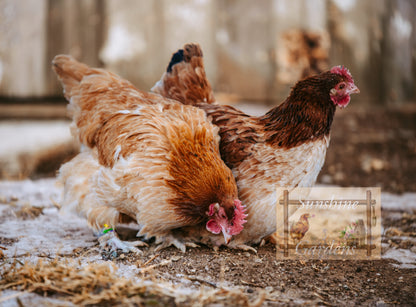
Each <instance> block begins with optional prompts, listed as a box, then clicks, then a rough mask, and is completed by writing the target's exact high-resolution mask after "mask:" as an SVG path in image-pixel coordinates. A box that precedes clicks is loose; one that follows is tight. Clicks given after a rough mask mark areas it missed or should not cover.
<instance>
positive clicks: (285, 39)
mask: <svg viewBox="0 0 416 307" xmlns="http://www.w3.org/2000/svg"><path fill="white" fill-rule="evenodd" d="M276 45H277V49H276V51H275V61H276V63H275V64H276V67H277V75H276V77H277V80H279V82H280V83H283V84H288V85H291V84H293V83H294V82H296V81H297V80H299V79H303V78H306V77H309V76H312V75H316V74H320V73H322V72H324V71H326V70H328V68H329V48H330V39H329V34H328V33H327V32H325V31H307V30H299V29H291V30H288V31H285V32H283V33H282V34H281V35H280V36H279V38H278V41H277V44H276Z"/></svg>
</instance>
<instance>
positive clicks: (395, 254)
mask: <svg viewBox="0 0 416 307" xmlns="http://www.w3.org/2000/svg"><path fill="white" fill-rule="evenodd" d="M381 257H382V258H385V259H393V260H396V261H398V262H400V264H395V263H394V264H392V265H393V266H395V267H398V268H401V269H416V254H415V253H412V252H411V251H410V250H407V249H401V248H398V249H389V250H387V251H386V252H385V253H384V254H383V255H381Z"/></svg>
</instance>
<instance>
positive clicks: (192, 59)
mask: <svg viewBox="0 0 416 307" xmlns="http://www.w3.org/2000/svg"><path fill="white" fill-rule="evenodd" d="M151 90H152V91H153V92H155V93H157V94H160V95H162V96H164V97H166V98H170V99H175V100H177V101H180V102H182V103H183V104H190V105H195V104H197V103H199V102H206V103H213V102H215V98H214V94H213V92H212V88H211V85H210V83H209V81H208V79H207V77H206V74H205V68H204V61H203V55H202V49H201V47H200V46H199V45H198V44H186V45H185V46H184V47H183V49H179V50H178V51H177V52H175V53H174V54H173V55H172V58H171V60H170V62H169V65H168V67H167V69H166V72H165V73H164V74H163V76H162V78H161V80H159V81H158V82H157V83H156V84H155V85H154V86H153V88H152V89H151Z"/></svg>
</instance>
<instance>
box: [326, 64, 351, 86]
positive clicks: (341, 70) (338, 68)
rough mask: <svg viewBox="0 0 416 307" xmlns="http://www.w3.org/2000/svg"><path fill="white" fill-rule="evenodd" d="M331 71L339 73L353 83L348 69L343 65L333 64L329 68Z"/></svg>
mask: <svg viewBox="0 0 416 307" xmlns="http://www.w3.org/2000/svg"><path fill="white" fill-rule="evenodd" d="M331 73H333V74H338V75H341V76H343V77H344V78H345V79H347V80H348V81H349V82H353V83H354V80H353V79H352V76H351V73H350V71H349V70H348V68H346V67H345V66H334V67H332V68H331Z"/></svg>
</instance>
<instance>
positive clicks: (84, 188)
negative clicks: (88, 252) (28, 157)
mask: <svg viewBox="0 0 416 307" xmlns="http://www.w3.org/2000/svg"><path fill="white" fill-rule="evenodd" d="M53 69H54V71H55V72H56V74H57V75H58V78H59V80H60V81H61V83H62V85H63V88H64V93H65V97H66V98H67V99H68V100H69V101H70V104H69V107H70V109H71V111H72V117H73V123H72V132H73V134H74V136H75V137H77V138H78V139H79V141H80V142H81V143H82V145H83V151H82V152H81V153H80V154H79V155H78V156H76V157H75V158H74V159H73V160H72V161H70V162H68V163H66V164H65V165H63V166H62V167H61V169H60V176H59V180H60V181H61V182H62V183H63V185H64V199H63V206H64V207H71V208H72V209H75V210H76V211H77V212H78V213H81V214H82V215H84V216H85V217H86V218H87V220H88V222H89V224H90V225H91V226H92V227H93V229H94V230H96V231H99V230H101V229H102V228H103V227H104V225H106V224H107V225H109V226H108V227H109V228H114V227H116V226H117V224H118V223H119V222H120V221H121V220H123V219H125V218H126V216H127V217H130V218H131V219H132V220H134V221H137V223H138V225H139V226H140V227H141V229H140V232H139V234H138V235H140V236H146V237H156V239H157V242H158V243H162V244H161V245H160V246H159V247H165V246H168V245H171V244H174V245H175V246H176V247H178V248H179V249H181V250H183V251H185V246H186V245H187V244H192V242H195V241H199V239H198V238H197V239H198V240H197V239H195V240H194V241H189V240H187V239H188V238H185V237H189V235H187V234H188V233H193V234H196V233H198V235H199V236H202V237H204V236H206V235H207V234H214V236H213V237H216V236H218V234H221V233H222V234H223V240H225V242H226V243H228V242H229V241H230V240H231V237H232V236H234V235H237V234H238V233H240V231H241V230H242V229H243V224H244V223H245V222H246V221H245V218H246V215H245V209H244V207H243V206H242V205H241V202H240V201H239V200H238V198H237V187H236V183H235V180H234V177H233V175H232V173H231V170H230V169H229V168H228V167H227V166H226V165H225V164H224V162H223V161H222V160H221V157H220V154H219V136H218V128H217V127H215V126H214V125H213V124H211V123H210V122H209V121H208V120H207V117H206V115H205V112H204V111H202V110H200V109H198V108H195V107H192V106H185V105H182V104H180V103H178V102H176V101H173V100H169V99H166V98H163V97H160V96H159V95H154V94H148V93H144V92H141V91H139V90H137V89H136V88H135V87H134V86H133V85H131V84H130V83H129V82H128V81H126V80H123V79H121V78H120V77H119V76H117V75H115V74H112V73H110V72H108V71H105V70H101V69H93V68H90V67H88V66H87V65H85V64H82V63H79V62H77V61H76V60H74V59H73V58H72V57H70V56H65V55H58V56H56V57H55V59H54V60H53ZM182 229H183V233H181V230H182ZM110 234H112V236H110V237H109V240H111V242H112V243H111V244H115V247H122V248H126V249H130V250H135V249H134V247H132V246H129V245H128V244H123V243H126V242H121V241H120V240H119V239H118V238H117V237H116V235H115V234H114V233H110ZM184 238H185V239H184Z"/></svg>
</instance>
